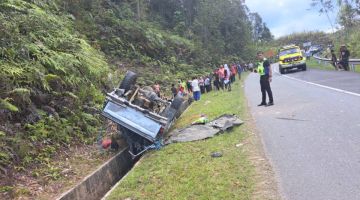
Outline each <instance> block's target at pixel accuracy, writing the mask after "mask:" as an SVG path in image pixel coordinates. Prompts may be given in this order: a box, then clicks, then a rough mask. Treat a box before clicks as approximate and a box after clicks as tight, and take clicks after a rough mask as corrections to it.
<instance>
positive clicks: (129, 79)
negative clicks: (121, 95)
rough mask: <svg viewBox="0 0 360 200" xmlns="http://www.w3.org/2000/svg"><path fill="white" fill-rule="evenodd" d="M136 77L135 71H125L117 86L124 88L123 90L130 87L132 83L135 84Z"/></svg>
mask: <svg viewBox="0 0 360 200" xmlns="http://www.w3.org/2000/svg"><path fill="white" fill-rule="evenodd" d="M136 79H137V75H136V73H135V72H132V71H127V72H126V74H125V77H124V79H123V81H122V82H121V84H120V86H119V88H120V89H124V90H125V92H127V91H128V90H130V89H131V87H132V86H133V85H135V83H136Z"/></svg>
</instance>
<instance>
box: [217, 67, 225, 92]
mask: <svg viewBox="0 0 360 200" xmlns="http://www.w3.org/2000/svg"><path fill="white" fill-rule="evenodd" d="M218 75H219V80H220V82H219V86H220V87H221V89H223V90H224V78H225V68H224V65H221V66H220V68H219V70H218Z"/></svg>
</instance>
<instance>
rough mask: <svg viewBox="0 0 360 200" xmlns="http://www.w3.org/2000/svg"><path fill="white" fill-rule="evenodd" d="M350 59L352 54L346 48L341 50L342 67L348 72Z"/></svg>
mask: <svg viewBox="0 0 360 200" xmlns="http://www.w3.org/2000/svg"><path fill="white" fill-rule="evenodd" d="M349 57H350V52H349V50H347V49H346V48H345V47H341V49H340V65H341V66H342V67H343V68H344V69H345V70H346V71H349Z"/></svg>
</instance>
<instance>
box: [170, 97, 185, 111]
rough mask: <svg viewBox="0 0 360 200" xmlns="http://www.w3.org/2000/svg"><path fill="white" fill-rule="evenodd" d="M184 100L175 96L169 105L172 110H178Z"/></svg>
mask: <svg viewBox="0 0 360 200" xmlns="http://www.w3.org/2000/svg"><path fill="white" fill-rule="evenodd" d="M183 101H184V98H182V97H181V96H179V95H177V96H176V97H175V98H174V100H173V101H172V103H171V107H172V108H174V109H175V110H178V109H179V108H180V107H181V104H182V103H183Z"/></svg>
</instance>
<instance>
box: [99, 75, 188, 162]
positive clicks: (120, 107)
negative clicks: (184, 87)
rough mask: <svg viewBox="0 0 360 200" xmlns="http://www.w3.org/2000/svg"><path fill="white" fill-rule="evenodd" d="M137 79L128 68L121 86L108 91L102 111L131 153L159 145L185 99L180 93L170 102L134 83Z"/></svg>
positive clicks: (137, 153)
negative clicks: (119, 133) (112, 123)
mask: <svg viewBox="0 0 360 200" xmlns="http://www.w3.org/2000/svg"><path fill="white" fill-rule="evenodd" d="M136 79H137V75H136V74H135V73H134V72H131V71H128V72H127V73H126V75H125V78H124V79H123V81H122V82H121V84H120V86H119V87H118V88H116V89H114V90H113V91H112V92H110V93H108V94H107V97H106V101H105V103H104V108H103V112H102V115H103V116H104V117H106V118H108V119H110V120H112V121H113V122H115V123H116V124H117V125H118V130H119V132H121V134H122V135H123V136H124V137H125V139H126V141H127V143H128V145H129V152H130V154H131V155H132V156H133V157H137V156H139V155H141V154H142V153H144V152H145V151H147V150H148V149H150V148H157V147H159V146H161V143H162V138H163V136H164V133H166V132H167V131H168V130H169V128H170V127H171V125H172V124H173V122H174V120H175V119H176V117H178V116H179V112H181V106H182V104H183V102H184V98H183V97H181V96H176V97H175V98H174V99H173V101H172V102H170V101H167V100H165V99H162V98H160V97H158V95H157V94H156V93H155V92H154V91H153V89H152V88H151V87H149V86H145V87H142V88H140V87H139V86H137V85H136Z"/></svg>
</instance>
